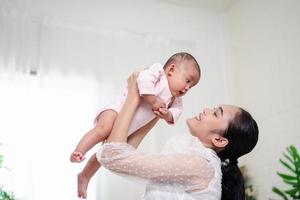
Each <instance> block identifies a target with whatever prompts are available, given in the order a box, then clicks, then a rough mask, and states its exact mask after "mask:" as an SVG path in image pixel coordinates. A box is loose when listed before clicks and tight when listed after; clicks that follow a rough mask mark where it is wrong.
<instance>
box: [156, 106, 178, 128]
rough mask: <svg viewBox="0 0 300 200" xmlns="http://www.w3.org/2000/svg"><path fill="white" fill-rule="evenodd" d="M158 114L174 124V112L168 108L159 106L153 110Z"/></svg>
mask: <svg viewBox="0 0 300 200" xmlns="http://www.w3.org/2000/svg"><path fill="white" fill-rule="evenodd" d="M153 112H154V114H155V115H156V116H158V117H159V118H161V119H164V120H165V121H166V122H167V123H168V124H174V118H173V114H172V112H171V111H169V109H167V108H159V109H158V110H156V111H153Z"/></svg>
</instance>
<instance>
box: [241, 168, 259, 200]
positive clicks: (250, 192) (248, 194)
mask: <svg viewBox="0 0 300 200" xmlns="http://www.w3.org/2000/svg"><path fill="white" fill-rule="evenodd" d="M240 170H241V172H242V175H243V178H244V182H245V200H256V197H255V192H254V189H253V186H252V184H251V179H250V177H249V176H248V169H247V167H246V166H245V165H242V166H241V167H240Z"/></svg>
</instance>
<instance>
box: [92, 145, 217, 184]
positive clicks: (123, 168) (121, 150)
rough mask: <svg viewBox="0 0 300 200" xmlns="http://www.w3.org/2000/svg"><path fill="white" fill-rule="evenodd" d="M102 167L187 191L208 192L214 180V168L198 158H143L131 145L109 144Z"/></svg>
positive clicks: (102, 155) (99, 155)
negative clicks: (178, 186) (205, 190)
mask: <svg viewBox="0 0 300 200" xmlns="http://www.w3.org/2000/svg"><path fill="white" fill-rule="evenodd" d="M97 159H98V161H99V162H100V163H101V165H102V166H104V167H105V168H107V169H109V170H110V171H112V172H114V173H117V174H119V175H122V176H128V177H131V178H132V177H134V178H136V179H139V180H144V181H145V180H146V181H154V182H159V183H162V184H178V185H180V186H183V187H184V189H185V190H201V189H205V188H207V186H208V184H209V182H210V180H212V178H213V176H214V169H213V167H212V165H211V164H210V163H209V162H208V161H207V160H206V159H204V158H203V157H201V156H200V155H198V154H142V153H138V152H137V151H136V149H135V148H134V147H132V146H131V145H129V144H127V143H106V144H104V145H103V146H102V150H101V151H99V152H98V153H97Z"/></svg>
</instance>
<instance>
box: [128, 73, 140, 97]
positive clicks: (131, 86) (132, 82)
mask: <svg viewBox="0 0 300 200" xmlns="http://www.w3.org/2000/svg"><path fill="white" fill-rule="evenodd" d="M139 73H140V72H133V73H132V74H131V75H130V76H129V77H128V79H127V84H128V86H127V87H128V97H127V98H129V99H132V100H138V101H139V100H140V94H139V90H138V87H137V78H138V75H139Z"/></svg>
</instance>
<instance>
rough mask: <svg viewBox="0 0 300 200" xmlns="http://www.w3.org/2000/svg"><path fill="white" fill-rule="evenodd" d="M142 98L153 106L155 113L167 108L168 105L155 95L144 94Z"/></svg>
mask: <svg viewBox="0 0 300 200" xmlns="http://www.w3.org/2000/svg"><path fill="white" fill-rule="evenodd" d="M141 97H142V98H143V99H144V101H145V102H146V103H148V104H149V105H150V106H151V108H152V110H153V111H157V110H158V109H159V108H166V103H165V102H164V101H163V100H162V99H161V98H159V97H157V96H155V95H151V94H144V95H141Z"/></svg>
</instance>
